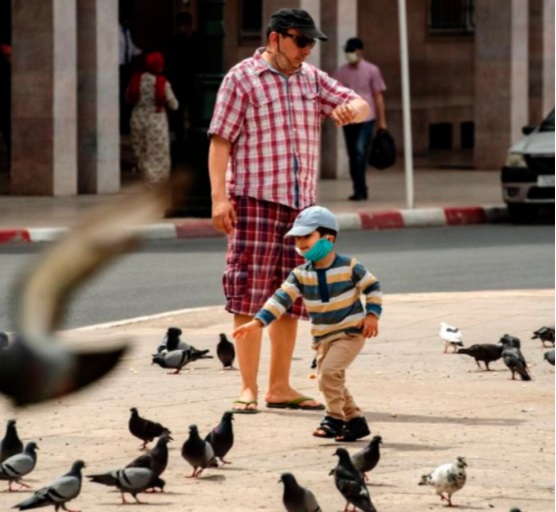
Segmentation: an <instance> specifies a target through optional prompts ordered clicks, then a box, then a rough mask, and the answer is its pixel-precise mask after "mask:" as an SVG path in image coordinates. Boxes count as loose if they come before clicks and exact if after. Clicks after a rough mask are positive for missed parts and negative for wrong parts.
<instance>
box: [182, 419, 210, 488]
mask: <svg viewBox="0 0 556 512" xmlns="http://www.w3.org/2000/svg"><path fill="white" fill-rule="evenodd" d="M181 456H182V457H183V458H184V459H185V460H186V461H187V462H189V464H191V465H192V466H193V473H191V475H190V476H189V477H188V478H197V477H199V476H201V473H202V472H203V470H204V469H205V468H217V467H218V462H217V461H216V457H215V456H214V450H213V449H212V446H211V445H210V443H208V442H207V441H203V440H202V439H201V437H200V436H199V430H198V429H197V425H191V426H190V427H189V437H188V438H187V439H186V440H185V442H184V443H183V446H182V448H181Z"/></svg>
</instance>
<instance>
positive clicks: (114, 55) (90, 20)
mask: <svg viewBox="0 0 556 512" xmlns="http://www.w3.org/2000/svg"><path fill="white" fill-rule="evenodd" d="M77 23H78V26H79V31H78V35H77V48H78V50H77V69H78V89H79V96H78V103H77V116H78V131H77V138H78V162H79V165H78V169H79V172H78V192H79V193H80V194H108V193H116V192H118V191H119V190H120V135H119V131H118V112H119V107H118V87H119V85H118V84H119V82H118V60H117V59H118V51H117V49H118V2H106V1H105V0H77Z"/></svg>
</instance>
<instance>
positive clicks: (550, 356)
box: [544, 349, 554, 366]
mask: <svg viewBox="0 0 556 512" xmlns="http://www.w3.org/2000/svg"><path fill="white" fill-rule="evenodd" d="M544 359H545V360H546V361H548V363H549V364H551V365H552V366H554V349H552V350H548V351H547V352H545V353H544Z"/></svg>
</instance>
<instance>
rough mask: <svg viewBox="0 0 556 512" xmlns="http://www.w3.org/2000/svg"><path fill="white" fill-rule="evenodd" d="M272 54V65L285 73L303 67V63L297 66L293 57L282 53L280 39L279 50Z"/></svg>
mask: <svg viewBox="0 0 556 512" xmlns="http://www.w3.org/2000/svg"><path fill="white" fill-rule="evenodd" d="M271 55H272V65H273V66H274V67H275V68H276V69H277V70H278V71H280V72H281V73H284V74H285V75H288V74H291V73H294V72H295V71H297V70H298V69H299V68H300V67H301V64H299V66H295V65H294V64H293V62H292V61H291V59H290V58H289V57H288V56H287V55H286V54H285V53H282V51H281V50H280V41H278V50H277V51H276V52H272V53H271Z"/></svg>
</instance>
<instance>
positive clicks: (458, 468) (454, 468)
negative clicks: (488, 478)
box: [419, 457, 467, 507]
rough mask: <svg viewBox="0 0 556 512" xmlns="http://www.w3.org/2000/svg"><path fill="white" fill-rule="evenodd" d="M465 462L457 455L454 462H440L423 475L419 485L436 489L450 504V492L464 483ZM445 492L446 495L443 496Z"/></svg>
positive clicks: (457, 489)
mask: <svg viewBox="0 0 556 512" xmlns="http://www.w3.org/2000/svg"><path fill="white" fill-rule="evenodd" d="M466 467H467V462H466V460H465V459H464V458H463V457H458V458H457V459H456V461H455V462H454V463H448V464H442V465H441V466H438V467H437V468H436V469H434V470H433V471H432V472H431V473H429V474H428V475H423V476H422V477H421V481H420V482H419V485H431V486H433V487H434V488H435V489H436V494H438V495H439V496H440V499H441V500H442V501H446V502H447V503H448V506H449V507H451V506H452V494H454V493H455V492H456V491H459V490H460V489H461V488H463V486H464V485H465V481H466V480H467V474H466V472H465V468H466ZM444 494H446V495H447V496H444Z"/></svg>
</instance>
